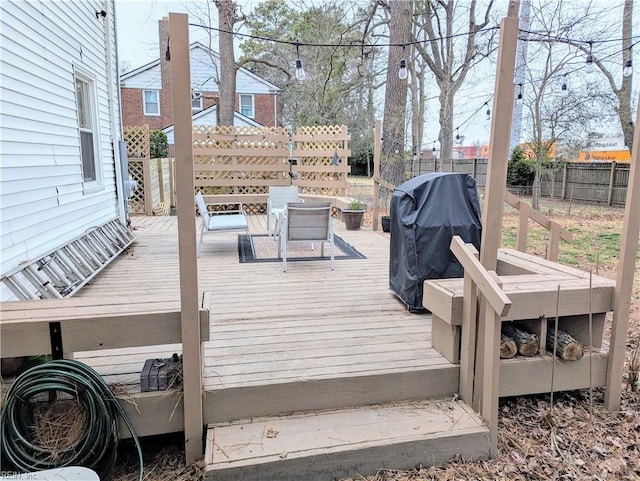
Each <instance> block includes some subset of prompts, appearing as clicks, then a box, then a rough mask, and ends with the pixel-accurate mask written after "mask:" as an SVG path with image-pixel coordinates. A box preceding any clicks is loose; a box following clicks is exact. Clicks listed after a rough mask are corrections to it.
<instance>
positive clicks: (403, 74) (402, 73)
mask: <svg viewBox="0 0 640 481" xmlns="http://www.w3.org/2000/svg"><path fill="white" fill-rule="evenodd" d="M405 52H406V48H405V46H404V45H403V46H402V58H401V59H400V70H398V78H400V80H406V79H407V77H408V76H409V72H407V60H406V58H405Z"/></svg>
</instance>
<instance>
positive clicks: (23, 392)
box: [0, 359, 143, 481]
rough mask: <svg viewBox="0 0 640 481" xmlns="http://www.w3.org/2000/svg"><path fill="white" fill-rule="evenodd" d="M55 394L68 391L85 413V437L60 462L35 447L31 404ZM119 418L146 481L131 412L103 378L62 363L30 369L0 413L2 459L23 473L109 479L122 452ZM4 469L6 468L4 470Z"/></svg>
mask: <svg viewBox="0 0 640 481" xmlns="http://www.w3.org/2000/svg"><path fill="white" fill-rule="evenodd" d="M52 391H57V392H61V393H66V394H68V395H70V396H72V397H74V398H76V399H77V400H78V402H79V403H80V404H81V405H82V406H83V407H84V409H85V411H86V416H85V426H84V429H83V432H82V435H81V436H80V437H79V439H78V440H77V441H76V442H75V443H73V444H72V445H71V446H70V447H69V448H68V449H66V450H64V451H62V452H60V453H56V459H55V460H54V459H52V455H51V453H50V452H48V451H47V450H45V449H43V448H42V447H41V446H39V445H37V444H34V443H33V442H32V441H33V436H32V429H31V428H32V424H33V422H32V414H31V409H30V406H29V401H30V400H31V399H32V398H33V397H34V396H37V395H39V394H47V393H50V392H52ZM118 414H119V415H120V416H121V417H122V419H123V420H124V423H125V425H126V426H127V428H128V429H129V431H130V432H131V436H132V438H133V441H134V443H135V445H136V449H137V450H138V459H139V464H140V468H139V476H138V480H139V481H142V476H143V464H142V448H141V447H140V441H139V440H138V438H137V436H136V434H135V431H134V428H133V425H132V424H131V421H130V420H129V418H128V416H127V413H126V412H125V411H124V409H122V406H120V403H119V402H118V400H117V399H116V397H115V395H114V394H113V393H112V392H111V390H110V389H109V387H108V386H107V384H106V383H105V382H104V380H103V379H102V377H101V376H100V375H99V374H98V373H97V372H96V371H94V370H93V369H91V368H90V367H89V366H87V365H86V364H83V363H81V362H78V361H74V360H71V359H59V360H54V361H49V362H46V363H44V364H40V365H38V366H35V367H32V368H31V369H28V370H27V371H25V372H23V373H22V374H20V376H18V377H17V378H16V380H15V381H14V383H13V384H12V385H11V388H10V389H9V391H8V392H7V395H6V397H5V402H4V405H3V406H2V411H1V412H0V447H1V448H2V456H3V457H4V458H6V460H7V461H8V462H9V463H11V464H13V465H14V468H15V469H18V470H22V471H26V472H29V471H41V470H44V469H52V468H58V467H64V466H82V467H85V468H91V469H93V470H94V471H96V472H97V473H98V474H99V475H100V479H103V480H108V479H110V478H111V475H112V473H113V470H114V468H115V466H116V457H117V454H118ZM3 469H4V467H3Z"/></svg>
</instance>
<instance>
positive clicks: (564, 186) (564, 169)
mask: <svg viewBox="0 0 640 481" xmlns="http://www.w3.org/2000/svg"><path fill="white" fill-rule="evenodd" d="M566 198H567V163H566V162H565V163H564V164H563V166H562V196H561V199H562V200H565V199H566Z"/></svg>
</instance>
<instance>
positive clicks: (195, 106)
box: [191, 92, 202, 110]
mask: <svg viewBox="0 0 640 481" xmlns="http://www.w3.org/2000/svg"><path fill="white" fill-rule="evenodd" d="M191 110H202V92H194V93H193V94H191Z"/></svg>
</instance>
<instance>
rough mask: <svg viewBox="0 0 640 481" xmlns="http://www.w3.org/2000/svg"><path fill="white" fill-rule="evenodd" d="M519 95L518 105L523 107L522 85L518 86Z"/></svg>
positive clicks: (517, 97)
mask: <svg viewBox="0 0 640 481" xmlns="http://www.w3.org/2000/svg"><path fill="white" fill-rule="evenodd" d="M518 87H519V88H518V95H517V96H516V104H518V105H522V84H521V83H519V84H518Z"/></svg>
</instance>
